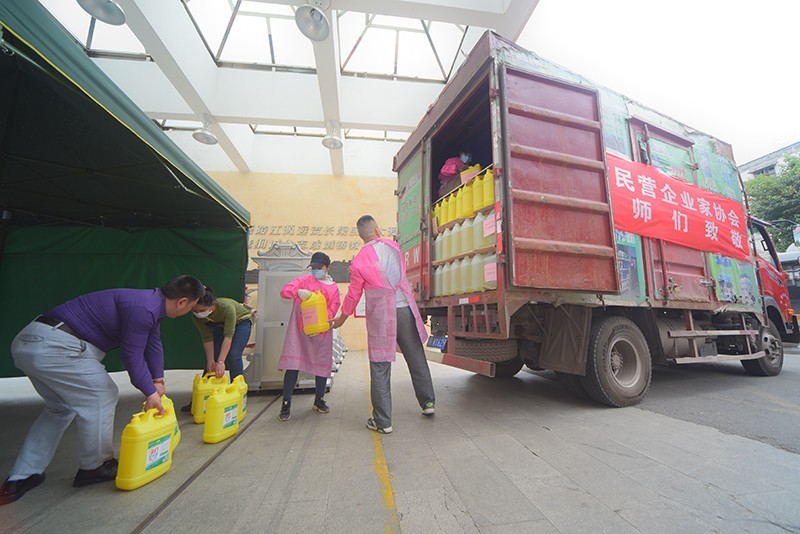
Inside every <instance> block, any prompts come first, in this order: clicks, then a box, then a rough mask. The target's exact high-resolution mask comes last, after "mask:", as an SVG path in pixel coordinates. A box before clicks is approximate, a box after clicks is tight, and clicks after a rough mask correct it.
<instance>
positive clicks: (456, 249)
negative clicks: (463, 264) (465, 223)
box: [450, 223, 463, 256]
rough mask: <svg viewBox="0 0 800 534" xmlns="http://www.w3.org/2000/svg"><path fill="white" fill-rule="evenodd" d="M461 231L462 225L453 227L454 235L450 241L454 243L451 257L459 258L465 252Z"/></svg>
mask: <svg viewBox="0 0 800 534" xmlns="http://www.w3.org/2000/svg"><path fill="white" fill-rule="evenodd" d="M461 230H462V226H461V223H458V224H456V225H455V226H454V227H453V234H452V235H451V236H450V239H451V240H452V243H453V244H452V248H451V249H450V255H451V256H458V255H459V254H461V253H462V252H463V250H461V244H462V243H461Z"/></svg>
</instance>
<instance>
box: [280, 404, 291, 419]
mask: <svg viewBox="0 0 800 534" xmlns="http://www.w3.org/2000/svg"><path fill="white" fill-rule="evenodd" d="M291 409H292V401H283V404H282V405H281V413H279V414H278V419H280V420H281V421H288V420H289V419H290V418H291V417H292V414H291Z"/></svg>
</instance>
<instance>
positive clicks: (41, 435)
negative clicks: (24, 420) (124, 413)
mask: <svg viewBox="0 0 800 534" xmlns="http://www.w3.org/2000/svg"><path fill="white" fill-rule="evenodd" d="M11 355H12V356H13V357H14V363H15V365H16V366H17V367H18V368H19V369H21V370H22V371H23V372H24V373H25V374H26V375H28V378H29V379H30V381H31V383H33V387H34V388H36V391H37V392H38V393H39V395H41V396H42V398H43V399H44V405H45V408H44V411H43V412H42V413H41V415H40V416H39V417H38V418H37V419H36V421H35V422H34V423H33V426H31V429H30V430H29V431H28V435H27V437H26V438H25V442H24V443H23V444H22V450H20V452H19V456H17V461H16V463H15V464H14V467H13V468H12V470H11V473H10V474H11V475H19V476H29V475H33V474H36V473H44V470H45V469H46V468H47V466H48V465H50V462H51V461H52V460H53V455H54V454H55V452H56V448H57V447H58V443H59V442H60V441H61V436H62V435H63V434H64V431H65V430H66V429H67V427H68V426H69V424H70V423H71V422H72V420H73V419H75V421H76V424H77V426H78V442H79V447H80V454H79V464H80V468H81V469H94V468H96V467H99V466H100V465H101V464H102V463H103V462H105V461H106V460H108V459H110V458H113V457H114V445H113V436H114V410H115V408H116V405H117V397H118V394H119V389H118V388H117V385H116V384H115V383H114V381H113V380H111V377H110V376H108V373H107V372H106V370H105V367H103V364H102V363H100V361H101V360H102V359H103V357H104V356H105V353H104V352H102V351H101V350H100V349H98V348H97V347H95V346H94V345H92V344H91V343H87V342H85V341H81V340H80V339H78V338H76V337H74V336H72V335H70V334H67V333H66V332H63V331H61V330H58V329H57V328H53V327H52V326H48V325H46V324H42V323H37V322H32V323H30V324H29V325H28V326H26V327H25V328H23V329H22V331H21V332H20V333H19V334H17V337H15V338H14V341H13V342H12V343H11Z"/></svg>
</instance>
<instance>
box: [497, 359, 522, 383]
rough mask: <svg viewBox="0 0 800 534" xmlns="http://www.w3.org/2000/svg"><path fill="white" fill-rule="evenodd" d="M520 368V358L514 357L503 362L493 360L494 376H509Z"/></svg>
mask: <svg viewBox="0 0 800 534" xmlns="http://www.w3.org/2000/svg"><path fill="white" fill-rule="evenodd" d="M520 369H522V360H520V359H519V358H514V359H513V360H508V361H505V362H494V377H495V378H511V377H512V376H514V375H515V374H517V373H519V370H520Z"/></svg>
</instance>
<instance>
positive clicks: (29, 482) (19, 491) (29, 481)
mask: <svg viewBox="0 0 800 534" xmlns="http://www.w3.org/2000/svg"><path fill="white" fill-rule="evenodd" d="M44 479H45V475H44V473H42V474H41V475H31V476H29V477H28V478H23V479H22V480H12V481H10V482H9V481H8V480H6V481H5V482H3V486H2V487H0V505H3V504H9V503H12V502H14V501H16V500H18V499H19V498H20V497H22V496H23V495H25V492H26V491H28V490H32V489H33V488H35V487H36V486H38V485H39V484H41V483H42V482H44Z"/></svg>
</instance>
